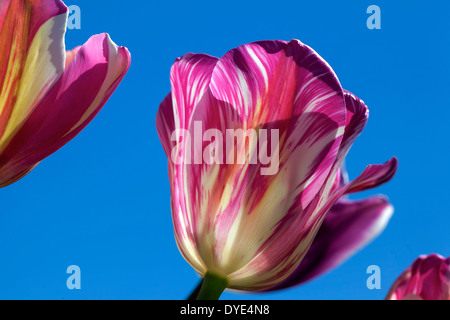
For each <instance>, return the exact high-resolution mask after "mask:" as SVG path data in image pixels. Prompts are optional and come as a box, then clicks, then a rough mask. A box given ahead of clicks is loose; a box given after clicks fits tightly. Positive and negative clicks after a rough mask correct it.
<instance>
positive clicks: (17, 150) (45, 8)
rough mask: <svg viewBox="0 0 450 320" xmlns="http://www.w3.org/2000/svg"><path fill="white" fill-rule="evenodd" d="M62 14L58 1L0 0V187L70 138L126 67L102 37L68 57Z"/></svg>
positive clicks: (124, 56) (125, 56)
mask: <svg viewBox="0 0 450 320" xmlns="http://www.w3.org/2000/svg"><path fill="white" fill-rule="evenodd" d="M67 11H68V9H67V7H66V6H65V5H64V3H63V2H62V1H59V0H1V1H0V90H1V95H0V187H5V186H7V185H9V184H11V183H13V182H15V181H17V180H18V179H20V178H22V177H23V176H24V175H26V174H27V173H28V172H29V171H30V170H32V169H33V168H34V167H35V166H36V165H37V164H38V163H39V162H40V161H41V160H43V159H44V158H45V157H47V156H49V155H50V154H52V153H53V152H55V151H56V150H58V149H59V148H61V147H62V146H63V145H64V144H66V143H67V142H68V141H69V140H71V139H72V138H74V137H75V136H76V135H77V134H78V133H79V132H80V131H81V130H82V129H83V128H84V127H85V126H86V125H87V124H88V123H89V122H90V121H91V120H92V119H93V118H94V117H95V115H96V114H97V113H98V112H99V110H100V109H101V107H102V106H103V105H104V104H105V103H106V101H107V100H108V98H109V97H110V96H111V94H112V93H113V92H114V90H115V89H116V87H117V86H118V85H119V83H120V81H121V80H122V78H123V77H124V75H125V73H126V72H127V70H128V68H129V66H130V54H129V52H128V50H127V49H126V48H123V47H118V46H116V44H114V43H113V42H112V41H111V39H110V38H109V36H108V35H107V34H100V35H95V36H93V37H91V38H90V39H89V40H88V41H87V42H86V43H85V44H84V45H83V46H81V47H77V48H75V49H73V50H72V51H67V52H66V50H65V44H64V35H65V31H66V23H67V16H68V12H67Z"/></svg>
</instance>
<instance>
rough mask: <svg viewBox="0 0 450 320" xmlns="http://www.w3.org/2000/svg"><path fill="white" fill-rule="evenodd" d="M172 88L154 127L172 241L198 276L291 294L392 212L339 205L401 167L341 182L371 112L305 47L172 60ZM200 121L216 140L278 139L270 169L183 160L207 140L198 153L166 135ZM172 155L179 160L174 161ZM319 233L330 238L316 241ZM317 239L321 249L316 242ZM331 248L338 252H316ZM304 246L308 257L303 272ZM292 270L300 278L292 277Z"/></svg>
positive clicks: (370, 170) (377, 204) (281, 44)
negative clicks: (261, 134)
mask: <svg viewBox="0 0 450 320" xmlns="http://www.w3.org/2000/svg"><path fill="white" fill-rule="evenodd" d="M170 80H171V93H170V94H169V95H167V96H166V98H165V99H164V100H163V101H162V103H161V105H160V108H159V111H158V114H157V119H156V125H157V130H158V134H159V136H160V139H161V142H162V145H163V148H164V150H165V152H166V155H167V157H168V159H169V161H168V166H169V180H170V188H171V196H172V197H171V204H172V206H171V207H172V217H173V223H174V230H175V238H176V242H177V244H178V247H179V249H180V251H181V253H182V255H183V256H184V258H185V259H186V260H187V261H188V262H189V264H190V265H191V266H192V267H193V268H194V269H195V270H196V271H197V272H198V273H199V274H201V275H205V274H206V273H211V274H215V275H217V276H219V277H222V278H226V280H227V282H228V287H229V288H232V289H237V290H246V291H262V290H271V289H276V288H281V287H286V286H290V285H294V284H296V283H299V282H303V281H306V280H307V278H311V277H314V276H316V275H317V274H319V273H322V272H324V271H326V270H327V269H329V268H331V267H332V266H334V265H336V264H337V263H339V262H341V261H342V259H344V258H345V257H347V256H348V254H349V253H351V252H354V251H355V250H356V249H357V248H359V247H360V246H361V245H363V244H364V243H366V242H367V241H368V240H369V239H370V238H371V237H373V236H375V235H376V234H378V233H379V231H380V230H381V229H382V228H383V227H384V226H385V224H386V222H387V220H388V218H389V217H390V214H391V213H392V207H391V206H390V205H389V203H387V201H386V200H384V199H381V198H379V199H375V200H369V201H370V202H371V203H370V204H369V203H366V202H356V203H353V202H350V201H347V200H344V199H343V198H342V197H343V196H344V195H345V194H348V193H353V192H357V191H362V190H365V189H369V188H373V187H376V186H378V185H380V184H382V183H384V182H386V181H388V180H390V179H391V178H392V177H393V175H394V174H395V172H396V169H397V159H396V158H392V159H391V160H389V161H388V162H386V163H385V164H382V165H371V166H368V167H367V168H366V169H365V170H364V172H363V173H362V174H361V175H360V176H359V177H358V178H356V179H355V180H353V181H352V182H349V183H348V182H346V181H345V179H344V176H345V173H344V172H343V170H342V169H341V168H342V163H343V160H344V158H345V156H346V154H347V152H348V150H349V148H350V146H351V145H352V143H353V142H354V140H355V139H356V137H357V136H358V135H359V134H360V133H361V131H362V129H363V127H364V126H365V123H366V120H367V117H368V110H367V107H366V106H365V104H364V103H363V102H362V101H361V100H360V99H358V98H356V97H355V96H354V95H352V94H351V93H349V92H347V91H344V90H343V89H342V87H341V85H340V83H339V81H338V79H337V77H336V75H335V74H334V72H333V70H332V69H331V67H330V66H329V65H328V64H327V63H326V62H325V61H324V60H323V59H322V58H321V57H320V56H319V55H318V54H317V53H316V52H315V51H314V50H312V49H311V48H310V47H308V46H306V45H304V44H303V43H301V42H300V41H298V40H292V41H290V42H285V41H261V42H255V43H250V44H246V45H243V46H240V47H238V48H236V49H233V50H231V51H229V52H228V53H226V54H225V55H224V56H223V57H222V58H220V59H219V58H215V57H212V56H209V55H205V54H192V53H189V54H186V55H184V56H182V57H181V58H178V59H177V60H176V61H175V63H174V65H173V66H172V69H171V74H170ZM197 123H201V124H202V129H203V130H208V129H213V128H214V129H218V130H219V131H220V132H223V133H225V132H226V130H229V129H234V130H239V129H241V130H243V131H244V132H247V130H249V129H255V130H261V129H269V130H271V129H276V130H278V133H279V139H278V141H277V143H276V149H277V150H278V151H279V163H278V171H277V172H276V174H273V175H263V174H261V173H260V169H261V168H262V163H249V161H247V162H246V163H245V164H233V163H231V164H230V163H228V162H226V163H225V161H218V162H213V163H211V162H207V161H205V162H200V163H193V162H191V161H190V159H187V158H188V155H191V154H192V153H196V152H201V150H203V149H204V148H203V147H205V146H207V145H209V144H210V142H211V141H208V139H206V141H205V140H204V141H203V144H202V145H201V146H200V150H198V149H199V147H198V145H197V146H195V144H194V147H192V145H191V144H188V141H190V139H189V140H188V139H181V140H180V139H179V137H178V136H177V135H175V138H174V132H180V131H182V130H184V131H187V132H189V133H193V134H194V135H195V134H196V132H195V131H196V130H194V125H195V124H197ZM197 131H198V130H197ZM197 134H198V132H197ZM244 139H245V137H244ZM271 142H273V141H271ZM245 145H246V144H245V143H242V144H241V147H239V148H237V149H238V150H237V153H239V152H244V153H245V155H246V156H247V157H246V159H252V156H253V155H254V153H256V152H257V150H256V148H250V147H245ZM242 146H244V147H242ZM272 149H273V148H272ZM216 151H217V150H216ZM219 151H221V150H219ZM222 151H223V150H222ZM220 153H221V152H219V154H220ZM173 154H177V155H178V156H179V158H180V159H181V161H178V162H174V161H172V156H173ZM222 157H223V158H226V154H225V155H222ZM183 160H184V161H183ZM222 160H223V159H222ZM330 209H331V210H332V212H330ZM329 212H330V213H329ZM327 213H329V214H327ZM327 217H329V219H328V220H327ZM322 228H331V229H332V230H331V231H325V234H322V233H321V231H320V230H322ZM344 234H345V236H344ZM315 239H319V241H322V243H321V244H318V245H314V241H315ZM332 243H335V244H336V245H337V244H338V243H339V244H340V247H339V248H335V250H328V252H325V251H323V250H326V249H324V248H326V247H327V246H330V245H332ZM310 248H312V249H313V248H315V250H316V251H315V255H316V257H312V258H310V259H309V261H310V262H309V263H308V265H306V266H303V267H302V265H301V262H302V261H304V260H305V257H307V254H308V252H309V249H310ZM319 251H323V253H324V254H323V255H322V256H320V252H319ZM328 254H329V255H328ZM305 261H306V260H305ZM299 268H304V269H305V271H304V272H302V274H301V275H300V276H299V275H298V273H296V270H300V269H299ZM312 269H314V270H312Z"/></svg>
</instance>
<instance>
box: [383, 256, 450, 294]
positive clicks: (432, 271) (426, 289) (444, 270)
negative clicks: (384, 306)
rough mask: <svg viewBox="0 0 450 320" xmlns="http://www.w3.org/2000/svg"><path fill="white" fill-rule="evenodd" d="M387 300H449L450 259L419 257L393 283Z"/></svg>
mask: <svg viewBox="0 0 450 320" xmlns="http://www.w3.org/2000/svg"><path fill="white" fill-rule="evenodd" d="M386 299H387V300H450V257H448V258H444V257H443V256H441V255H439V254H430V255H421V256H420V257H419V258H417V259H416V260H415V261H414V263H413V264H412V265H411V266H409V267H408V268H407V269H406V270H405V271H404V272H403V273H402V274H401V275H400V276H399V277H398V278H397V279H396V280H395V282H394V284H393V285H392V287H391V289H390V290H389V293H388V295H387V297H386Z"/></svg>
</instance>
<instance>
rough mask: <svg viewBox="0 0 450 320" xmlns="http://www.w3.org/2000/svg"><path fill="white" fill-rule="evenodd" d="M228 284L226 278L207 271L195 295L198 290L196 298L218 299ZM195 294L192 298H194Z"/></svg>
mask: <svg viewBox="0 0 450 320" xmlns="http://www.w3.org/2000/svg"><path fill="white" fill-rule="evenodd" d="M227 286H228V280H227V279H226V278H224V277H221V276H218V275H216V274H213V273H209V272H207V273H206V274H205V277H204V278H203V280H202V282H201V284H200V285H199V286H198V287H197V289H196V290H195V291H194V294H193V295H195V294H196V293H197V292H198V294H197V295H196V297H195V300H218V299H219V298H220V295H221V294H222V292H223V291H224V290H225V289H226V288H227ZM193 295H191V297H190V298H194V297H193Z"/></svg>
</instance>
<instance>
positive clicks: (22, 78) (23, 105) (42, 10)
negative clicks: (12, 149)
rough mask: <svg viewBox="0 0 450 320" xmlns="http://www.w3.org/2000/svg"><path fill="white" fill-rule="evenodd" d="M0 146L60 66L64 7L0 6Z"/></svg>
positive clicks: (22, 3) (49, 3) (51, 4)
mask: <svg viewBox="0 0 450 320" xmlns="http://www.w3.org/2000/svg"><path fill="white" fill-rule="evenodd" d="M1 9H2V11H3V12H5V13H3V12H2V14H1V15H0V18H1V17H2V16H3V17H4V19H3V24H2V29H1V32H0V43H1V47H0V90H1V96H0V137H1V138H0V151H1V150H3V148H4V147H5V145H6V144H7V143H8V141H9V139H11V137H12V136H13V135H14V133H15V132H16V131H17V130H18V129H19V128H20V126H21V125H22V124H23V123H24V121H25V120H26V118H27V117H28V116H29V115H30V113H31V112H32V111H33V109H34V108H35V107H36V105H37V103H38V101H39V100H40V99H41V98H42V97H43V96H44V95H45V94H46V92H47V91H48V90H49V88H50V87H51V86H52V85H53V84H54V83H55V81H56V80H57V79H58V78H59V77H60V76H61V74H62V72H63V70H64V60H65V49H64V33H65V30H66V19H67V8H66V6H64V4H62V2H60V1H14V2H8V4H7V5H5V4H4V6H3V7H2V8H1Z"/></svg>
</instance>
